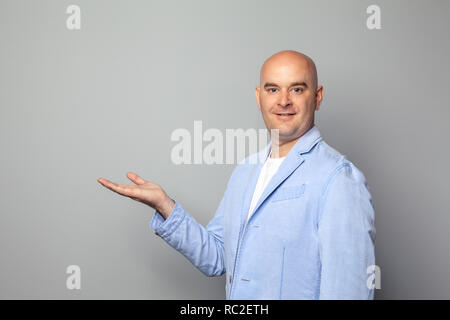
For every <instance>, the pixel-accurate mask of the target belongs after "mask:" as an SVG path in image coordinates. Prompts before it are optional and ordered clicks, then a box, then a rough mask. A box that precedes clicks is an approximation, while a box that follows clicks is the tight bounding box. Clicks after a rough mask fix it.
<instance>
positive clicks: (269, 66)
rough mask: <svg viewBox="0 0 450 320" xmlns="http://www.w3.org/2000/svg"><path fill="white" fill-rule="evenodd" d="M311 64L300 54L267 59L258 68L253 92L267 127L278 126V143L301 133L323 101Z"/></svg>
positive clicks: (276, 127) (309, 125) (312, 123)
mask: <svg viewBox="0 0 450 320" xmlns="http://www.w3.org/2000/svg"><path fill="white" fill-rule="evenodd" d="M312 72H315V70H314V71H312V69H311V67H310V65H308V62H307V61H306V60H302V59H301V58H299V57H291V58H289V57H288V58H281V59H275V61H268V62H267V63H266V64H265V65H264V66H263V69H262V70H261V83H260V85H261V87H256V89H255V94H256V100H257V102H258V109H259V110H261V113H262V116H263V119H264V123H265V124H266V127H267V129H268V130H269V131H270V130H271V129H278V130H279V139H280V143H282V142H288V141H291V140H294V139H297V138H299V137H300V136H302V135H303V134H304V133H305V132H306V131H308V130H309V129H310V128H311V127H312V126H313V125H314V112H315V110H318V109H319V106H320V103H321V101H322V95H323V88H322V86H320V87H318V88H317V89H316V86H317V84H316V83H315V82H316V81H315V80H314V79H315V78H314V76H313V74H312Z"/></svg>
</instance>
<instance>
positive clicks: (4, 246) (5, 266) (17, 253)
mask: <svg viewBox="0 0 450 320" xmlns="http://www.w3.org/2000/svg"><path fill="white" fill-rule="evenodd" d="M0 3H1V4H0V43H1V50H0V88H1V89H0V105H1V111H0V112H1V113H0V123H1V127H0V128H1V135H0V144H1V145H0V146H1V157H0V172H1V173H0V174H1V179H0V192H1V202H0V210H1V215H0V298H3V299H13V298H19V299H22V298H27V299H29V298H31V299H34V298H37V299H49V298H60V299H78V298H84V299H93V298H100V299H118V298H124V299H129V298H135V299H223V298H225V288H224V286H225V282H224V278H223V277H219V278H208V277H205V276H204V275H203V274H202V273H201V272H200V271H198V270H197V269H195V268H194V267H193V266H192V265H191V264H190V262H188V261H187V260H186V259H185V258H184V257H183V256H182V255H181V254H179V253H178V252H176V251H175V250H173V249H172V248H170V247H169V246H168V245H167V244H166V243H165V242H164V241H163V240H161V239H160V238H158V237H157V236H155V235H154V234H153V232H151V230H150V227H149V222H150V221H151V218H152V217H153V214H154V210H153V209H151V208H150V207H146V206H145V205H143V204H141V203H138V202H135V201H133V200H131V199H129V198H125V197H121V196H119V195H117V194H115V193H113V192H111V191H109V190H107V189H105V188H104V187H102V186H101V185H100V184H99V183H98V182H97V181H96V179H97V178H98V177H105V178H107V179H110V180H112V181H115V182H119V183H129V182H130V181H129V180H128V179H127V178H126V177H125V174H126V172H127V171H134V172H136V173H138V174H140V175H141V176H142V177H144V178H145V179H148V180H152V181H155V182H156V183H159V184H161V185H162V186H163V187H164V188H165V189H166V191H167V192H168V193H169V194H170V196H171V197H172V198H175V199H177V200H178V201H179V202H180V203H181V204H182V205H183V207H184V208H185V209H187V210H188V212H190V213H191V214H192V215H193V216H194V217H195V218H196V219H197V220H198V221H199V222H200V223H202V224H204V225H205V224H207V223H208V222H209V220H210V219H211V218H212V216H213V214H214V213H215V210H216V209H217V206H218V203H219V201H220V199H221V197H222V195H223V192H224V189H225V186H226V183H227V181H228V178H229V176H230V174H231V172H232V170H233V168H234V165H179V166H177V165H174V164H172V163H171V161H170V151H171V149H172V147H173V146H174V145H175V144H176V143H175V142H171V141H170V134H171V133H172V132H173V131H174V130H175V129H177V128H187V129H188V130H189V131H191V132H193V122H194V120H202V121H203V127H204V130H206V129H207V128H218V129H220V130H223V132H224V130H225V129H226V128H230V129H237V128H244V129H248V128H265V126H264V122H263V121H262V118H261V115H260V113H259V111H258V110H257V107H256V102H255V98H254V92H253V90H254V87H255V86H256V85H257V84H258V80H259V78H258V77H259V74H258V73H259V68H260V66H261V64H262V62H263V61H264V59H266V58H267V57H269V56H270V55H272V54H273V53H275V52H277V51H279V50H283V49H293V50H299V51H302V52H304V53H306V54H308V55H309V56H311V57H312V58H313V59H314V60H315V62H316V64H317V67H318V72H319V82H320V83H321V84H323V85H324V88H325V98H324V101H323V104H322V106H321V109H320V110H319V111H318V112H317V113H316V124H317V126H318V127H319V129H320V131H321V133H322V135H323V137H324V138H325V140H326V141H327V142H328V143H329V144H330V145H331V146H332V147H334V148H335V149H337V150H339V151H340V152H341V153H343V154H345V155H346V156H347V157H348V159H349V160H350V161H352V162H353V163H354V164H355V165H356V166H357V167H358V168H359V169H360V170H361V171H362V172H363V173H364V174H365V176H366V178H367V180H368V182H369V186H370V187H371V190H372V196H373V198H374V203H375V211H376V228H377V239H376V262H377V265H379V266H380V268H381V274H382V277H381V285H382V288H381V289H380V290H377V292H376V297H377V298H383V299H418V298H424V299H428V298H447V299H449V298H450V251H449V249H448V243H449V242H450V235H449V234H448V230H449V225H450V217H449V209H448V190H449V187H448V181H449V178H450V176H449V171H448V169H447V167H448V166H447V162H448V157H449V155H450V153H449V147H448V142H447V141H446V140H447V138H448V137H449V136H450V129H449V125H448V124H449V120H450V119H449V116H450V111H449V104H448V101H449V99H450V93H449V92H450V90H448V86H449V83H450V81H449V77H450V76H449V75H450V64H449V60H448V57H449V56H450V46H449V38H448V34H447V33H448V30H450V19H449V18H450V1H398V0H397V1H379V0H378V1H334V0H330V1H299V0H296V1H261V0H258V1H229V0H227V1H81V0H76V1H56V0H55V1H31V0H30V1H12V0H11V1H5V0H1V2H0ZM70 4H77V5H79V6H80V7H81V20H82V21H81V30H79V31H69V30H68V29H67V28H66V19H67V17H68V15H67V14H66V12H65V11H66V8H67V6H68V5H70ZM370 4H378V5H379V6H380V7H381V22H382V29H381V30H373V31H371V30H368V29H367V28H366V18H367V14H366V8H367V7H368V6H369V5H370ZM71 264H76V265H79V266H80V267H81V272H82V275H81V283H82V284H81V285H82V288H81V290H78V291H77V290H68V289H66V285H65V283H66V277H67V274H66V273H65V271H66V267H67V266H68V265H71Z"/></svg>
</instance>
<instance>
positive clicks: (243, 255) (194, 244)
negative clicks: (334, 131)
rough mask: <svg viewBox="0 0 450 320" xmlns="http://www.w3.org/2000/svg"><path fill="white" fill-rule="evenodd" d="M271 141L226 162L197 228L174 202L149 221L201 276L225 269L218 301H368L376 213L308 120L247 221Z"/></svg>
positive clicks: (357, 175)
mask: <svg viewBox="0 0 450 320" xmlns="http://www.w3.org/2000/svg"><path fill="white" fill-rule="evenodd" d="M270 147H271V144H270V143H269V144H268V145H267V146H266V147H265V148H264V149H263V150H262V151H260V152H259V153H256V154H253V155H251V156H249V157H248V158H246V159H245V160H243V161H242V162H241V163H239V164H238V165H237V166H236V167H235V169H234V171H233V173H232V175H231V177H230V179H229V181H228V185H227V188H226V190H225V193H224V196H223V198H222V200H221V202H220V204H219V207H218V209H217V211H216V213H215V215H214V218H213V219H212V220H211V221H210V222H209V224H208V225H207V226H206V227H203V226H202V225H200V224H199V223H198V222H197V221H196V220H195V219H194V218H193V217H192V216H191V215H190V214H189V213H188V212H187V211H186V210H184V209H183V207H182V206H181V205H180V204H179V203H178V202H176V204H175V207H174V209H173V211H172V213H171V214H170V216H169V217H168V218H167V220H164V219H163V218H162V216H161V214H160V213H159V212H158V211H156V212H155V215H154V217H153V219H152V221H151V223H150V226H151V228H152V229H153V230H154V231H155V233H156V234H157V235H159V236H160V237H161V238H163V239H164V240H165V241H166V242H167V243H168V244H169V245H170V246H172V247H173V248H175V249H176V250H178V251H179V252H180V253H182V254H183V255H184V256H185V257H186V258H187V259H189V261H191V263H192V264H193V265H194V266H195V267H197V268H198V269H199V270H200V271H201V272H203V273H204V274H205V275H207V276H220V275H222V274H224V273H226V288H225V291H226V298H227V299H373V289H371V288H372V286H371V285H370V284H371V283H370V281H369V278H370V276H371V275H370V274H369V273H368V272H369V271H368V268H369V270H370V268H374V267H373V266H374V265H375V252H374V241H375V225H374V219H375V214H374V210H373V204H372V198H371V195H370V193H369V187H368V185H367V183H366V180H365V177H364V175H363V174H362V172H361V171H359V170H358V169H357V168H356V167H355V166H354V165H353V164H352V163H351V162H350V161H349V160H347V159H346V158H345V156H343V155H341V154H340V153H339V152H337V151H336V150H334V149H333V148H331V147H330V146H328V144H326V143H325V141H324V140H323V139H322V137H321V136H320V133H319V130H318V128H317V126H314V127H313V128H311V129H310V130H309V131H308V132H307V133H305V134H304V135H303V136H302V137H301V138H300V139H299V140H298V141H297V142H296V144H295V145H294V146H293V147H292V149H291V150H290V152H289V153H288V155H287V156H286V158H285V160H284V161H283V162H282V164H281V165H280V167H279V169H278V171H277V172H276V174H275V175H274V176H273V178H272V180H271V181H270V182H269V184H268V186H267V187H266V189H265V191H264V192H263V194H262V196H261V198H260V199H259V201H258V203H257V205H256V207H255V209H254V210H253V214H252V216H251V217H250V219H249V220H248V222H247V215H248V211H249V208H250V202H251V199H252V196H253V191H254V189H255V186H256V182H257V180H258V176H259V172H260V171H261V167H262V165H263V162H264V160H265V159H266V157H267V155H268V154H269V152H270ZM255 157H256V158H255ZM371 266H372V267H371Z"/></svg>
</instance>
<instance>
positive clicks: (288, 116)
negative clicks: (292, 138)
mask: <svg viewBox="0 0 450 320" xmlns="http://www.w3.org/2000/svg"><path fill="white" fill-rule="evenodd" d="M275 114H276V115H277V116H279V117H282V118H290V117H292V116H293V115H295V113H275Z"/></svg>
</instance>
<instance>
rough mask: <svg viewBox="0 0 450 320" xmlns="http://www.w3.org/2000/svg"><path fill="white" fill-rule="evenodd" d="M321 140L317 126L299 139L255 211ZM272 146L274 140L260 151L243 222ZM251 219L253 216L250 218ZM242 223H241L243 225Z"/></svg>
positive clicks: (244, 210)
mask: <svg viewBox="0 0 450 320" xmlns="http://www.w3.org/2000/svg"><path fill="white" fill-rule="evenodd" d="M320 140H322V137H321V135H320V132H319V129H318V128H317V126H315V125H314V126H313V127H312V128H311V129H310V130H308V131H307V132H306V133H305V134H303V136H301V137H300V139H298V140H297V142H296V143H295V145H294V146H293V147H292V149H291V150H290V151H289V153H288V155H287V156H286V158H285V159H284V160H283V162H282V163H281V165H280V167H279V168H278V171H277V173H276V174H275V175H274V176H273V177H272V179H271V180H270V182H269V184H268V185H267V187H266V189H265V190H264V192H263V193H262V195H261V197H260V198H259V200H258V202H257V204H256V206H255V208H254V210H253V212H252V216H253V213H254V212H255V211H256V210H258V208H259V207H260V206H261V204H262V203H263V202H264V200H265V199H266V198H267V197H268V196H269V195H270V194H271V193H272V192H273V191H274V190H275V189H276V188H277V187H278V186H279V185H280V184H281V183H282V182H283V181H284V180H285V179H286V178H287V177H288V176H289V175H291V173H292V172H294V170H296V169H297V168H298V167H299V166H300V165H301V164H302V163H303V162H304V161H305V159H304V158H303V156H302V154H304V153H307V152H309V151H310V150H311V149H312V148H313V147H314V146H315V145H316V144H317V143H318V142H319V141H320ZM271 146H272V141H270V142H269V144H267V146H266V147H265V148H264V149H263V150H261V151H260V152H259V153H258V163H257V165H256V166H254V168H253V173H252V175H251V178H250V181H249V183H248V185H247V186H248V187H247V191H246V196H245V200H244V206H243V210H242V212H241V223H242V224H245V220H246V218H247V215H248V210H249V207H250V202H251V199H252V197H253V193H254V190H255V187H256V183H257V181H258V177H259V174H260V173H261V169H262V166H263V164H264V162H265V160H266V159H267V156H268V155H269V154H270V150H271ZM250 219H251V218H250ZM242 224H241V225H242Z"/></svg>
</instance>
